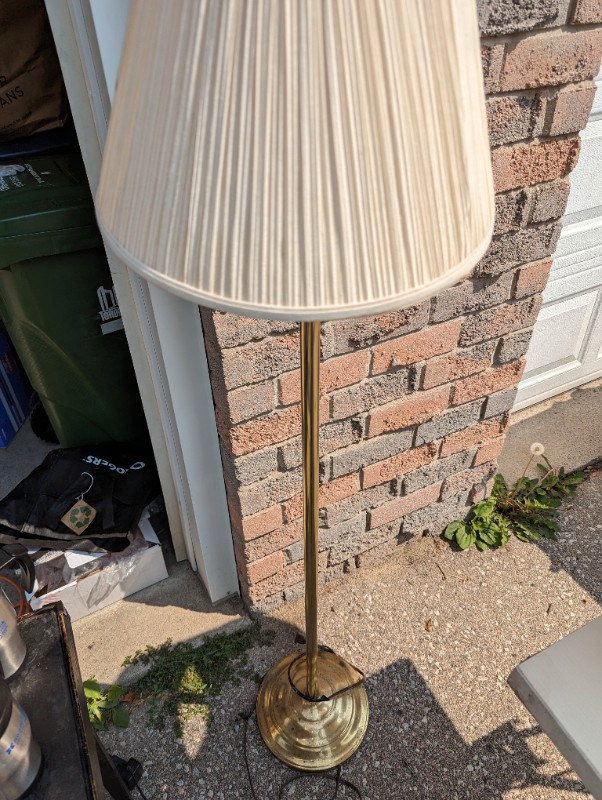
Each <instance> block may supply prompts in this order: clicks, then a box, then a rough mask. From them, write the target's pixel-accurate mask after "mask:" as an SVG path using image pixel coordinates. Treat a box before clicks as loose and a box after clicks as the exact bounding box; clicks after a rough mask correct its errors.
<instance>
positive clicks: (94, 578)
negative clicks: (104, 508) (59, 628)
mask: <svg viewBox="0 0 602 800" xmlns="http://www.w3.org/2000/svg"><path fill="white" fill-rule="evenodd" d="M149 529H150V530H149ZM140 531H142V532H143V534H144V537H145V538H146V540H147V545H148V547H145V548H144V549H141V550H137V551H136V552H134V553H133V554H131V555H127V554H126V555H125V556H124V557H123V558H118V557H117V558H115V559H114V560H113V561H112V562H111V563H110V564H108V565H106V566H103V567H99V569H97V570H96V571H93V572H91V573H90V574H88V575H85V576H84V577H82V578H79V579H77V580H73V581H70V582H69V583H66V584H65V585H63V586H60V587H59V588H58V589H53V590H52V591H49V592H47V593H46V594H38V593H37V591H39V590H36V587H35V586H34V594H33V596H32V597H31V598H29V604H30V605H31V608H32V610H33V611H36V610H37V609H38V608H42V607H43V606H45V605H48V604H49V603H54V602H56V601H57V600H61V601H62V603H63V604H64V606H65V608H66V609H67V613H68V614H69V616H70V617H71V621H72V622H75V620H77V619H81V618H82V617H85V616H87V615H88V614H91V613H92V612H93V611H99V610H100V609H101V608H105V607H106V606H109V605H111V604H112V603H116V602H117V601H118V600H122V599H123V598H124V597H127V596H128V595H130V594H133V593H134V592H138V591H140V589H146V587H147V586H152V584H153V583H158V582H159V581H162V580H164V579H165V578H167V577H168V575H167V569H166V567H165V560H164V558H163V552H162V550H161V545H160V544H159V543H158V540H157V538H156V535H155V534H154V531H153V530H152V528H151V527H150V523H149V522H148V520H141V522H140ZM153 540H154V541H153ZM58 555H62V554H61V553H59V554H58ZM88 558H90V557H89V556H88ZM92 558H94V557H92ZM82 560H83V559H82Z"/></svg>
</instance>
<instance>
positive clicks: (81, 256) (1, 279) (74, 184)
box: [0, 155, 145, 447]
mask: <svg viewBox="0 0 602 800" xmlns="http://www.w3.org/2000/svg"><path fill="white" fill-rule="evenodd" d="M7 166H9V167H10V168H8V169H7ZM11 173H12V174H11ZM0 317H2V319H3V320H4V322H5V324H6V327H7V328H8V331H9V334H10V337H11V340H12V342H13V345H14V347H15V349H16V350H17V352H18V354H19V356H20V358H21V361H22V362H23V366H24V368H25V370H26V372H27V374H28V377H29V380H30V381H31V384H32V386H33V388H34V389H35V390H36V391H37V392H38V394H39V396H40V399H41V401H42V403H43V405H44V408H45V409H46V413H47V414H48V417H49V418H50V421H51V423H52V426H53V428H54V430H55V433H56V435H57V437H58V439H59V442H60V444H61V445H62V446H63V447H73V446H76V445H83V444H93V443H97V442H102V441H109V440H112V441H130V440H132V439H135V438H137V437H138V436H140V435H143V434H144V432H145V424H144V416H143V413H142V408H141V403H140V395H139V392H138V387H137V384H136V380H135V377H134V371H133V367H132V362H131V357H130V353H129V350H128V346H127V342H126V338H125V331H124V330H123V323H122V321H121V315H120V312H119V306H118V305H117V302H116V299H115V292H114V288H113V283H112V279H111V274H110V271H109V267H108V264H107V260H106V256H105V252H104V248H103V244H102V239H101V237H100V234H99V231H98V228H97V226H96V222H95V217H94V206H93V202H92V197H91V195H90V190H89V187H88V183H87V179H86V175H85V172H84V168H83V164H82V162H81V159H80V158H79V157H77V156H69V155H68V156H37V157H32V158H25V159H13V160H10V161H3V162H0Z"/></svg>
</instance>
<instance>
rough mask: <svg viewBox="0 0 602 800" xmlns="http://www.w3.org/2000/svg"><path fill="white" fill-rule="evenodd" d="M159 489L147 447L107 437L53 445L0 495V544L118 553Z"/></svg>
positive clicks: (127, 541) (125, 545)
mask: <svg viewBox="0 0 602 800" xmlns="http://www.w3.org/2000/svg"><path fill="white" fill-rule="evenodd" d="M158 492H159V481H158V478H157V471H156V467H155V461H154V458H153V456H152V451H151V450H150V448H147V447H144V446H139V445H136V444H123V443H119V442H108V443H106V444H98V445H86V446H83V447H69V448H64V449H60V450H52V451H51V452H50V453H48V455H47V456H46V458H45V459H44V461H43V462H42V463H41V464H40V466H39V467H37V468H36V469H35V470H34V471H33V472H32V473H30V475H28V477H27V478H25V480H23V481H21V483H19V484H18V485H17V486H16V487H15V488H14V489H13V490H12V491H11V492H9V494H8V495H7V496H6V497H5V498H4V499H3V500H0V544H10V543H12V542H15V541H17V542H21V543H22V544H24V545H25V546H26V547H31V548H33V547H41V548H45V549H52V550H83V551H86V552H90V553H94V552H106V551H111V552H120V551H121V550H124V549H125V548H126V547H127V546H128V544H129V543H130V541H131V539H132V535H133V533H134V531H135V530H136V527H137V525H138V522H139V520H140V516H141V514H142V511H143V509H144V508H145V506H146V505H148V503H149V502H150V501H151V500H152V499H153V498H154V497H156V495H157V494H158Z"/></svg>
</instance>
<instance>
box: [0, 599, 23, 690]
mask: <svg viewBox="0 0 602 800" xmlns="http://www.w3.org/2000/svg"><path fill="white" fill-rule="evenodd" d="M25 654H26V648H25V642H24V641H23V639H22V638H21V634H20V633H19V628H18V627H17V615H16V614H15V609H14V608H13V607H12V605H11V603H10V601H9V600H8V599H7V597H6V595H5V594H4V592H3V591H2V590H1V589H0V670H1V671H2V673H3V674H4V677H5V678H10V676H11V675H14V673H15V672H16V671H17V670H18V669H19V667H20V666H21V664H22V663H23V661H24V660H25Z"/></svg>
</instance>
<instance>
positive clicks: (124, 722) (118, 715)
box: [113, 706, 130, 728]
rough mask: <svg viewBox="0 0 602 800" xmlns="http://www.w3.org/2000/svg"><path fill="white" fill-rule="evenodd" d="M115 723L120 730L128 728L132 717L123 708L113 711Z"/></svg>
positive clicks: (119, 707)
mask: <svg viewBox="0 0 602 800" xmlns="http://www.w3.org/2000/svg"><path fill="white" fill-rule="evenodd" d="M113 722H114V724H115V725H117V726H118V727H120V728H127V727H128V725H129V724H130V715H129V714H128V712H127V710H126V709H125V708H124V707H123V706H118V707H117V708H116V709H114V710H113Z"/></svg>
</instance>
